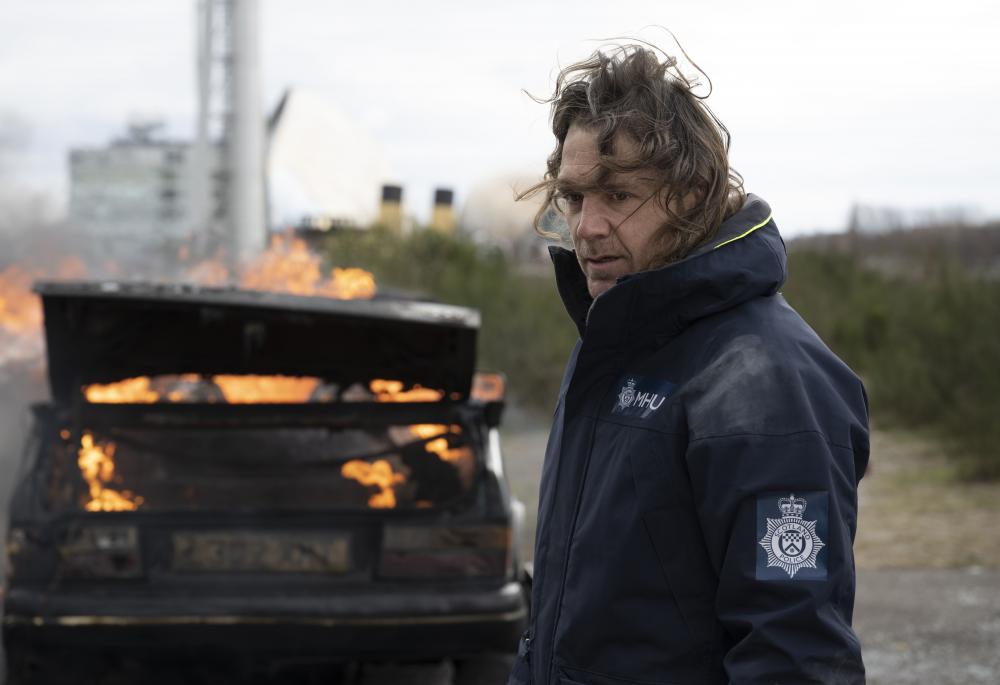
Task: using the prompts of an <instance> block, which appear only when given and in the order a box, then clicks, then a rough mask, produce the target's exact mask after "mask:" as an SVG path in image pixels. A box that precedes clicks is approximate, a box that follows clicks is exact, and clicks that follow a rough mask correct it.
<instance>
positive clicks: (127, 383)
mask: <svg viewBox="0 0 1000 685" xmlns="http://www.w3.org/2000/svg"><path fill="white" fill-rule="evenodd" d="M83 394H84V395H85V396H86V398H87V401H88V402H92V403H93V404H152V403H154V402H159V401H160V393H158V392H156V391H155V390H153V389H152V388H151V387H150V380H149V376H140V377H138V378H128V379H126V380H124V381H119V382H117V383H109V384H107V385H100V384H98V383H94V384H93V385H88V386H87V387H85V388H84V389H83Z"/></svg>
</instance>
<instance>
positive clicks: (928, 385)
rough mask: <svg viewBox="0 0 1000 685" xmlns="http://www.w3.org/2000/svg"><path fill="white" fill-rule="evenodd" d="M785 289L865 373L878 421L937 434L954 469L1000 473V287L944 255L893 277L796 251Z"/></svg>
mask: <svg viewBox="0 0 1000 685" xmlns="http://www.w3.org/2000/svg"><path fill="white" fill-rule="evenodd" d="M790 274H791V275H790V278H789V283H788V285H787V286H786V287H785V294H786V295H787V297H788V299H789V301H790V302H791V303H792V305H793V306H795V307H796V309H798V310H799V312H800V313H802V315H803V316H804V317H805V318H806V320H807V321H809V322H810V324H812V326H813V327H814V328H815V329H816V331H817V333H819V335H820V337H822V338H823V339H824V340H825V341H826V342H827V344H828V345H830V347H831V348H832V349H833V350H834V351H835V352H836V353H837V354H839V355H840V356H841V357H842V358H843V359H844V360H845V361H846V362H847V363H848V364H850V365H851V366H852V367H853V368H854V369H855V370H856V371H858V372H859V373H860V374H861V375H862V377H863V378H864V379H865V383H866V386H867V388H868V392H869V395H870V397H871V403H872V414H873V416H874V417H875V418H876V419H879V420H882V421H885V422H888V423H895V424H897V425H900V426H903V427H909V428H925V429H930V430H932V431H933V432H936V433H938V434H939V435H940V436H941V437H942V438H943V440H944V443H945V444H946V445H948V446H949V453H950V455H951V457H952V459H953V460H954V462H955V465H956V467H957V470H958V473H959V475H960V476H962V477H963V478H967V479H997V478H1000V449H998V445H1000V422H998V421H997V420H996V417H997V416H1000V371H998V368H997V364H998V362H1000V283H997V282H996V281H991V280H987V279H986V278H983V277H980V276H975V275H972V274H969V273H968V272H967V271H966V270H964V269H962V268H961V267H960V266H958V265H957V262H956V261H954V260H952V259H951V258H950V257H949V256H948V255H947V254H938V255H934V256H932V257H928V258H927V260H926V261H925V262H924V263H923V264H914V268H913V272H912V273H909V274H906V275H903V276H895V277H889V276H886V275H883V274H879V273H877V272H874V271H872V270H870V269H866V268H864V267H862V266H860V265H859V264H858V262H857V260H855V259H853V258H851V257H849V256H847V255H841V254H833V253H818V252H794V253H793V254H792V255H791V257H790Z"/></svg>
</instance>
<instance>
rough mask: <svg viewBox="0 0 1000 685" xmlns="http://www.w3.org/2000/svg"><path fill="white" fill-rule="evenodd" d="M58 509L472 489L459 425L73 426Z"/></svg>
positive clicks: (305, 500) (309, 507)
mask: <svg viewBox="0 0 1000 685" xmlns="http://www.w3.org/2000/svg"><path fill="white" fill-rule="evenodd" d="M52 464H53V469H52V479H51V487H50V495H51V499H52V501H53V503H54V505H55V506H56V507H57V508H67V509H84V510H88V511H135V510H140V511H177V510H186V511H259V510H267V511H316V510H344V509H348V510H356V511H362V510H380V509H382V510H384V509H418V508H437V507H442V506H447V505H448V504H449V503H451V502H453V501H455V500H456V499H458V498H460V497H462V496H463V495H464V494H465V493H466V492H468V490H469V489H470V488H471V485H472V481H473V476H474V472H475V450H474V449H473V446H472V444H471V442H470V441H469V439H468V436H467V434H466V431H465V430H463V428H462V427H461V426H459V425H444V424H414V425H389V426H376V427H365V428H337V429H335V428H280V429H275V428H252V427H241V428H239V429H219V428H212V429H206V428H181V429H178V428H176V427H174V428H171V429H170V430H151V429H149V428H141V429H139V428H115V429H110V430H107V431H104V432H99V431H91V430H86V431H83V432H82V433H81V434H79V435H78V436H70V435H69V433H68V432H66V431H64V432H63V434H62V440H61V441H60V443H59V446H58V447H57V448H56V450H55V454H54V458H53V460H52Z"/></svg>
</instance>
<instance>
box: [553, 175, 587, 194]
mask: <svg viewBox="0 0 1000 685" xmlns="http://www.w3.org/2000/svg"><path fill="white" fill-rule="evenodd" d="M553 187H554V188H555V190H556V191H557V192H560V193H569V192H583V191H584V190H590V189H591V188H593V186H592V185H590V184H586V183H578V182H576V181H571V180H569V179H565V178H557V179H556V182H555V184H554V186H553Z"/></svg>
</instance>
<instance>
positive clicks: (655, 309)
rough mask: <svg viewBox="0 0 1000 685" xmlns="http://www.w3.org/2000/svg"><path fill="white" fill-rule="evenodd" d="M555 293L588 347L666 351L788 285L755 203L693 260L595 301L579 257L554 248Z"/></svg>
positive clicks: (628, 281)
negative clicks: (694, 330) (721, 315)
mask: <svg viewBox="0 0 1000 685" xmlns="http://www.w3.org/2000/svg"><path fill="white" fill-rule="evenodd" d="M549 255H550V256H551V258H552V262H553V265H554V267H555V272H556V285H557V287H558V289H559V294H560V296H561V297H562V300H563V304H564V305H565V307H566V311H567V312H568V313H569V315H570V318H572V319H573V322H574V323H575V324H576V326H577V329H578V330H579V331H580V337H581V338H583V339H584V341H585V342H591V344H592V345H597V346H602V347H603V346H605V345H608V346H616V345H621V344H623V343H624V342H626V341H629V340H638V341H645V342H648V341H649V339H650V338H651V337H652V338H654V341H655V342H657V343H660V344H662V343H664V342H665V341H666V340H668V339H670V338H672V337H674V336H675V335H677V334H678V333H679V332H680V331H682V330H683V329H684V328H686V327H687V326H688V325H690V324H691V323H692V322H694V321H696V320H698V319H700V318H702V317H705V316H709V315H711V314H715V313H718V312H721V311H724V310H726V309H729V308H731V307H735V306H736V305H738V304H741V303H742V302H745V301H747V300H749V299H751V298H753V297H758V296H762V295H771V294H774V293H776V292H777V291H778V289H779V288H780V287H781V285H782V284H783V283H784V282H785V278H786V277H787V265H786V259H785V246H784V242H783V241H782V240H781V236H780V235H779V233H778V227H777V226H776V225H775V223H774V220H773V219H772V218H771V208H770V207H769V206H768V204H767V203H766V202H764V200H762V199H761V198H759V197H757V196H756V195H752V194H751V195H748V196H747V201H746V202H745V203H744V205H743V207H742V208H741V209H740V210H739V211H738V212H737V213H736V214H734V215H733V216H732V217H730V218H729V219H727V220H726V221H725V222H724V223H723V224H722V226H720V227H719V230H718V232H717V233H716V235H715V238H714V239H713V240H712V241H710V242H709V243H706V244H705V245H703V246H702V247H700V248H698V249H697V250H695V251H694V252H692V253H691V254H690V255H688V256H687V257H686V258H684V259H682V260H680V261H678V262H674V263H672V264H669V265H667V266H664V267H662V268H659V269H653V270H650V271H643V272H641V273H637V274H628V275H625V276H622V277H621V278H619V279H618V281H617V282H616V284H615V285H614V286H612V287H611V288H609V289H608V290H607V291H605V292H604V293H602V294H601V295H599V296H598V297H597V298H596V299H594V298H591V297H590V294H589V293H588V292H587V281H586V278H585V277H584V275H583V272H582V271H581V269H580V265H579V263H578V262H577V260H576V253H575V252H574V251H571V250H567V249H565V248H561V247H550V248H549Z"/></svg>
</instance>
